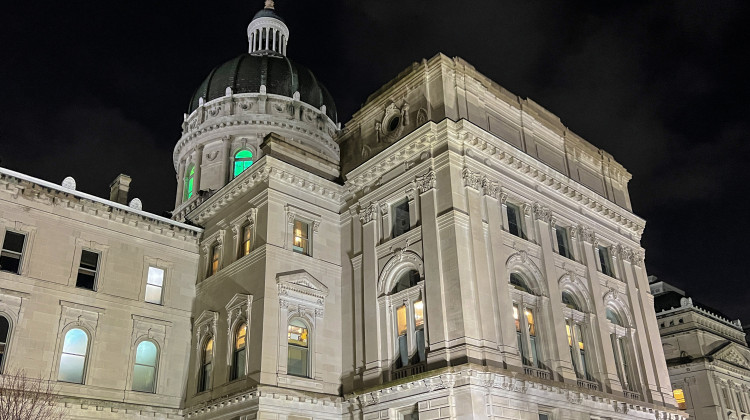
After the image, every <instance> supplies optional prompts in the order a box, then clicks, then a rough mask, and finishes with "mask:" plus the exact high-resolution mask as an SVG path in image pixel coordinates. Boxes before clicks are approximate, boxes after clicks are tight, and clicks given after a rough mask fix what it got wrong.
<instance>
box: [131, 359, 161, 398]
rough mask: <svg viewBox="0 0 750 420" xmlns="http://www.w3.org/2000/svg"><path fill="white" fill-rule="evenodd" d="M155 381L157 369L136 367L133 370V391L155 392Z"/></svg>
mask: <svg viewBox="0 0 750 420" xmlns="http://www.w3.org/2000/svg"><path fill="white" fill-rule="evenodd" d="M155 380H156V369H155V368H153V367H151V366H140V365H135V367H134V368H133V391H139V392H154V382H155Z"/></svg>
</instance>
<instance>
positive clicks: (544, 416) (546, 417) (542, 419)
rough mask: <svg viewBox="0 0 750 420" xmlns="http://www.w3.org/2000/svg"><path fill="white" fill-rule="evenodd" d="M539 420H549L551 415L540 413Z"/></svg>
mask: <svg viewBox="0 0 750 420" xmlns="http://www.w3.org/2000/svg"><path fill="white" fill-rule="evenodd" d="M539 420H549V414H547V413H539Z"/></svg>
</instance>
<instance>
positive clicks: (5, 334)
mask: <svg viewBox="0 0 750 420" xmlns="http://www.w3.org/2000/svg"><path fill="white" fill-rule="evenodd" d="M8 341H10V321H8V318H6V317H4V316H2V315H0V374H1V373H3V362H4V361H5V359H6V357H5V355H6V353H7V352H8Z"/></svg>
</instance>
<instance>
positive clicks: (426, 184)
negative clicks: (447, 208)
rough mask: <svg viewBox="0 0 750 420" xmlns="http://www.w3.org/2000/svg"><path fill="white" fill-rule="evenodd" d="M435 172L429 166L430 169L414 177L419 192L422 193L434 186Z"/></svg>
mask: <svg viewBox="0 0 750 420" xmlns="http://www.w3.org/2000/svg"><path fill="white" fill-rule="evenodd" d="M435 179H436V178H435V172H434V171H433V170H432V168H430V170H429V171H428V172H427V173H426V174H424V175H421V176H418V177H417V179H416V184H417V189H419V193H420V194H424V193H426V192H427V191H430V190H431V189H433V188H435Z"/></svg>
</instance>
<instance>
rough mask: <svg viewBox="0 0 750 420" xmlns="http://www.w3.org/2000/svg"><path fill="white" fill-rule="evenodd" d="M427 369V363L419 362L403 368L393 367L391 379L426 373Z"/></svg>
mask: <svg viewBox="0 0 750 420" xmlns="http://www.w3.org/2000/svg"><path fill="white" fill-rule="evenodd" d="M426 370H427V364H426V363H418V364H416V365H409V366H404V367H402V368H398V369H393V370H392V371H391V380H392V381H395V380H396V379H402V378H406V377H407V376H414V375H418V374H420V373H424V372H425V371H426Z"/></svg>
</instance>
